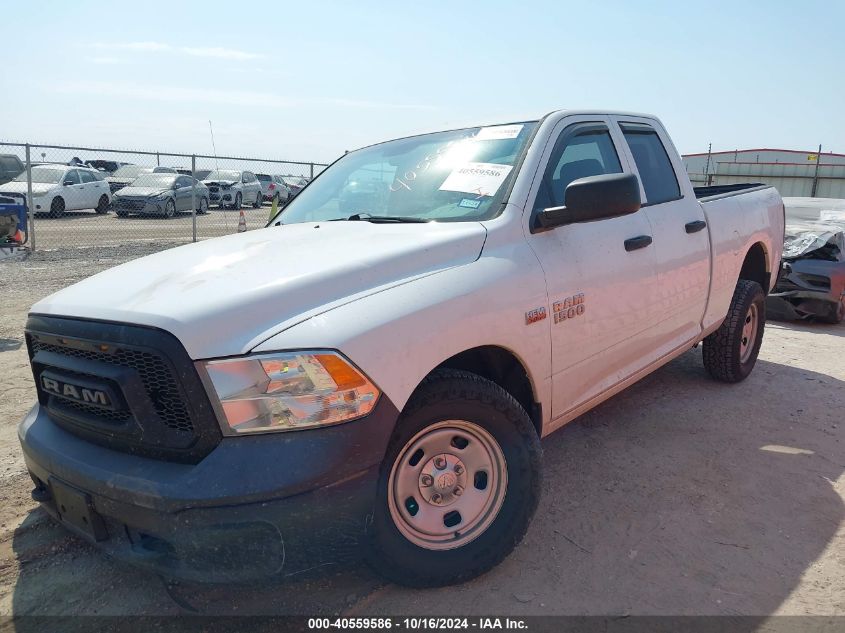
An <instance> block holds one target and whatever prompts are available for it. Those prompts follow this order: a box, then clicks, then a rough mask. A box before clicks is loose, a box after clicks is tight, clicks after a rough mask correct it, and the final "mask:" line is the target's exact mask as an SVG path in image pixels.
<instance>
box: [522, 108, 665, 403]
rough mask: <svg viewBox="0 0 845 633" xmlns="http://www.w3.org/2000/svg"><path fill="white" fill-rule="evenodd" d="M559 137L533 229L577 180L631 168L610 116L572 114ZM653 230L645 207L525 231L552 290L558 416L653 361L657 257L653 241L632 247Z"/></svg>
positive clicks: (544, 173) (539, 182) (548, 157)
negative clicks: (651, 333) (542, 213)
mask: <svg viewBox="0 0 845 633" xmlns="http://www.w3.org/2000/svg"><path fill="white" fill-rule="evenodd" d="M552 138H553V139H555V140H554V141H553V142H550V143H549V147H547V148H546V150H545V154H544V160H543V162H542V164H543V165H545V166H544V167H541V172H538V174H537V175H536V176H535V179H534V185H532V192H534V191H536V194H533V195H534V197H533V204H532V214H531V219H530V222H531V224H530V225H529V226H533V218H534V216H536V214H537V213H539V211H541V210H542V209H544V208H547V207H553V206H561V205H563V204H564V203H565V198H564V192H565V190H566V186H567V185H568V184H569V183H571V182H572V181H573V180H576V179H578V178H583V177H586V176H595V175H599V174H612V173H622V172H625V173H630V172H631V168H630V167H629V165H628V163H627V160H626V158H625V154H624V153H622V152H620V151H619V147H620V145H621V144H622V143H623V141H622V139H621V137H620V135H619V134H618V131H617V132H615V131H614V130H613V129H612V127H611V126H610V121H609V119H608V118H607V117H603V116H579V117H567V118H565V119H563V120H562V121H561V122H560V123H559V124H558V127H557V128H555V132H554V133H553V135H552ZM531 200H532V197H531V196H529V202H530V201H531ZM650 235H651V227H650V225H649V222H648V218H647V217H646V214H645V212H644V211H643V210H640V211H638V212H636V213H633V214H630V215H626V216H622V217H617V218H608V219H604V220H598V221H595V222H582V223H575V224H568V225H564V226H559V227H556V228H554V229H551V230H547V231H542V232H537V231H536V230H533V232H532V233H530V234H529V235H528V240H529V243H530V244H531V247H532V249H533V250H534V251H535V253H536V254H537V256H538V258H539V259H540V263H541V265H542V267H543V270H544V271H545V275H546V286H547V289H548V293H549V303H550V306H549V307H550V309H551V312H550V314H549V320H548V327H550V328H551V341H552V374H553V375H552V390H553V395H552V419H555V418H559V417H561V416H563V415H565V414H566V413H567V412H569V411H571V410H572V409H575V408H577V407H578V406H579V405H581V404H584V403H585V402H587V401H589V400H590V399H592V398H593V397H595V396H597V395H599V394H600V393H601V392H603V391H605V390H607V389H609V388H610V387H612V386H613V385H615V384H616V383H618V382H620V381H621V380H624V379H625V378H626V377H628V376H629V375H631V374H633V373H634V372H636V371H637V370H638V369H640V368H641V367H643V366H644V365H645V364H647V363H648V362H649V360H650V357H649V354H648V349H649V347H650V343H651V341H650V338H649V334H648V333H649V330H650V329H651V328H652V318H653V312H652V306H653V297H654V293H655V283H656V279H657V277H656V258H655V254H654V249H653V248H650V247H649V246H648V245H646V246H644V247H641V248H633V249H631V248H630V246H631V243H630V242H629V245H628V246H626V241H629V240H631V239H632V238H638V237H641V236H650ZM646 241H647V240H642V241H641V243H644V242H646ZM629 249H630V250H629Z"/></svg>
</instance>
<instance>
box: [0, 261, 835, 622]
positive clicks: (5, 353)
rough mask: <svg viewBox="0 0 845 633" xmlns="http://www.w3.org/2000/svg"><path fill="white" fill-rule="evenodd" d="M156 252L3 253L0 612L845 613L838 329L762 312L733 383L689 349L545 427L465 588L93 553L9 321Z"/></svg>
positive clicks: (353, 573)
mask: <svg viewBox="0 0 845 633" xmlns="http://www.w3.org/2000/svg"><path fill="white" fill-rule="evenodd" d="M154 248H155V247H154V246H143V247H131V248H126V247H122V248H113V249H98V250H76V251H59V252H54V253H42V254H36V255H34V256H31V257H30V258H28V259H26V260H25V261H18V262H0V280H2V281H0V288H2V303H0V366H2V372H0V393H2V399H0V615H9V614H16V615H27V614H44V615H48V614H56V615H59V614H61V615H71V614H103V615H124V614H126V615H129V614H158V615H166V614H180V613H202V614H240V615H243V614H289V613H290V614H307V615H317V614H327V615H328V614H348V615H375V614H392V615H400V614H417V615H420V614H443V615H472V614H478V615H481V614H489V613H495V614H500V615H507V614H513V615H529V614H540V615H542V614H579V615H627V614H652V615H660V614H684V615H698V614H725V615H745V614H747V615H768V614H823V615H835V614H839V615H842V614H845V529H843V525H845V523H843V519H845V506H843V498H845V476H843V469H845V442H843V440H844V439H845V428H843V427H845V416H843V412H845V326H828V325H797V324H784V323H770V324H769V325H768V327H767V331H766V336H765V340H764V343H763V348H762V352H761V354H760V360H759V361H758V364H757V367H756V369H755V371H754V373H753V374H752V376H751V377H750V378H749V379H748V380H746V381H745V382H743V383H742V384H739V385H734V386H725V385H722V384H717V383H715V382H712V381H710V380H708V378H707V377H706V375H705V373H704V370H703V368H702V364H701V352H700V350H694V351H692V352H690V353H688V354H686V355H684V356H683V357H682V358H680V359H678V360H676V361H675V362H673V363H671V364H670V365H668V366H666V367H664V368H663V369H661V370H660V371H658V372H656V373H655V374H652V375H651V376H649V377H647V378H646V379H644V380H643V381H641V382H640V383H638V384H637V385H635V386H633V387H632V388H630V389H628V390H627V391H626V392H624V393H622V394H620V395H618V396H616V397H615V398H613V399H612V400H610V401H609V402H607V403H605V404H604V405H602V406H600V407H598V408H597V409H595V410H593V411H592V412H590V413H589V414H587V415H585V416H583V417H582V418H580V419H579V420H577V421H575V422H573V423H572V424H570V425H568V426H567V427H566V428H564V429H563V430H561V431H560V432H558V433H556V434H554V435H552V436H551V437H549V438H547V440H546V441H545V443H544V450H545V469H546V470H545V481H544V492H543V497H542V500H541V503H540V507H539V510H538V511H537V515H536V517H535V519H534V522H533V524H532V526H531V528H530V530H529V533H528V536H527V538H526V539H525V541H524V542H523V544H522V545H521V546H520V547H519V548H518V549H517V550H516V551H515V552H514V553H513V554H512V555H511V556H510V557H509V558H508V559H507V560H506V561H505V562H504V563H503V564H502V565H500V566H499V567H498V568H496V569H494V570H493V571H491V572H490V573H488V574H487V575H485V576H483V577H481V578H479V579H476V580H475V581H472V582H469V583H466V584H464V585H461V586H457V587H450V588H444V589H435V590H426V591H420V590H409V589H405V588H402V587H398V586H395V585H391V584H385V583H384V582H383V581H381V580H380V579H379V578H378V577H376V576H375V575H373V574H372V573H371V572H370V571H369V570H368V569H366V568H357V569H323V570H319V571H315V572H313V573H312V574H309V575H308V576H307V577H296V578H291V579H288V580H287V581H286V582H284V583H263V584H260V585H251V586H240V587H233V586H217V587H203V586H197V585H192V586H186V585H168V584H166V583H165V582H163V581H162V580H161V579H159V578H158V577H156V576H154V575H150V574H148V573H146V572H141V571H138V570H135V569H133V568H129V567H126V566H123V565H120V564H116V563H113V562H110V561H109V560H106V559H105V558H104V557H103V556H102V555H101V554H100V553H99V552H98V551H97V550H96V549H94V548H93V547H91V546H89V545H87V544H85V543H84V542H82V541H80V540H79V539H77V538H75V537H74V536H71V535H70V534H69V533H68V532H66V531H65V530H64V529H62V528H61V527H58V526H56V525H54V524H53V523H52V521H51V520H50V519H48V518H47V517H46V515H45V514H44V513H43V512H42V511H40V510H39V509H38V508H37V507H36V504H35V503H34V502H33V501H32V500H31V498H30V489H31V488H32V485H31V481H30V480H29V478H28V476H27V474H26V472H25V470H24V466H23V460H22V459H21V456H20V450H19V446H18V440H17V437H16V426H17V423H18V420H19V419H20V418H21V416H22V415H23V414H24V413H25V412H26V411H27V409H28V408H29V407H30V406H31V404H32V402H33V400H34V397H35V395H34V388H33V385H32V376H31V374H30V370H29V365H28V363H27V356H26V351H25V348H24V346H23V345H22V343H23V334H22V330H23V326H24V321H25V315H26V312H27V310H28V309H29V307H30V305H31V304H32V303H33V302H35V301H36V300H38V299H39V298H41V297H43V296H45V295H47V294H49V293H50V292H52V291H54V290H58V289H59V288H61V287H64V286H66V285H68V284H71V283H73V282H75V281H77V280H79V279H82V278H84V277H86V276H88V275H91V274H93V273H96V272H97V271H99V270H102V269H104V268H107V267H110V266H113V265H115V264H118V263H120V262H121V261H123V260H125V259H128V258H131V257H135V256H138V255H140V254H143V253H145V252H148V251H150V250H152V249H154Z"/></svg>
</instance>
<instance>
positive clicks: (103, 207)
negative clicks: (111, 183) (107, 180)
mask: <svg viewBox="0 0 845 633" xmlns="http://www.w3.org/2000/svg"><path fill="white" fill-rule="evenodd" d="M108 210H109V197H108V196H107V195H102V196H100V199H99V201H97V208H96V209H94V211H95V212H96V213H99V214H100V215H102V214H103V213H106V212H108Z"/></svg>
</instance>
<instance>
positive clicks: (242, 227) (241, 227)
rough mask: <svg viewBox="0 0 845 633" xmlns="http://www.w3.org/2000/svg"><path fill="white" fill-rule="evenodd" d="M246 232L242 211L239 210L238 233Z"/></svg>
mask: <svg viewBox="0 0 845 633" xmlns="http://www.w3.org/2000/svg"><path fill="white" fill-rule="evenodd" d="M244 231H246V218H245V217H244V210H243V209H241V217H240V218H238V233H243V232H244Z"/></svg>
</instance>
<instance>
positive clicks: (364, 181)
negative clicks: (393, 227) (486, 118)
mask: <svg viewBox="0 0 845 633" xmlns="http://www.w3.org/2000/svg"><path fill="white" fill-rule="evenodd" d="M536 125H537V123H536V121H532V122H525V123H516V124H510V125H498V126H494V127H482V128H477V127H476V128H467V129H463V130H453V131H450V132H436V133H434V134H424V135H421V136H414V137H411V138H404V139H399V140H396V141H388V142H387V143H380V144H378V145H373V146H371V147H365V148H364V149H361V150H358V151H355V152H351V153H349V154H347V155H346V156H344V157H343V158H341V159H340V160H338V161H337V162H336V163H335V164H333V165H332V166H331V167H329V168H328V169H326V170H325V171H324V172H323V173H321V174H320V177H319V178H317V179H316V180H315V181H314V182H313V183H312V184H310V185H309V186H308V187H307V188H306V189H303V190H302V192H301V193H300V194H299V195H298V196H297V197H296V198H294V199H293V201H292V202H291V203H290V204H289V205H288V206H287V207H286V208H285V209H284V210H283V211H282V213H281V214H280V215H279V216H277V219H279V220H281V222H282V223H283V224H292V223H296V222H319V221H325V220H336V219H346V218H348V217H349V216H352V215H356V214H366V215H367V216H368V217H403V218H416V219H423V220H439V221H473V220H485V219H489V218H492V217H495V216H496V215H498V213H499V211H500V209H501V204H500V203H501V200H502V197H503V195H504V193H505V191H507V185H508V183H509V182H510V179H511V178H513V173H512V172H513V168H514V165H515V164H516V161H517V159H518V157H519V155H520V152H521V151H522V149H523V148H524V147H525V145H526V143H527V141H528V138H529V137H530V136H531V133H532V131H533V130H534V128H535V127H536Z"/></svg>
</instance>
